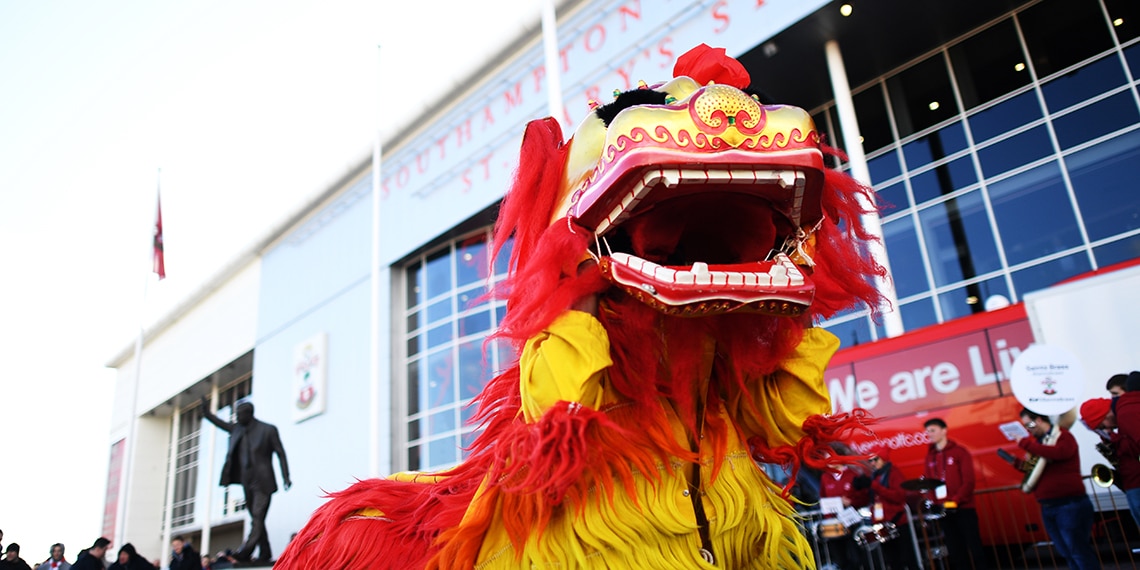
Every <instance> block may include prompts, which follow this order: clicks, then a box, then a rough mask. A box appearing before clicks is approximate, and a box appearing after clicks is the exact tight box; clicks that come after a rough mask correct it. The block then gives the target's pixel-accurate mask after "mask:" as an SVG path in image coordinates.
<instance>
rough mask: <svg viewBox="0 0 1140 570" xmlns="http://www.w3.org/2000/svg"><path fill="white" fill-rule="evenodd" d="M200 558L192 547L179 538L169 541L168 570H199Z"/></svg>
mask: <svg viewBox="0 0 1140 570" xmlns="http://www.w3.org/2000/svg"><path fill="white" fill-rule="evenodd" d="M201 563H202V562H201V557H200V556H199V555H198V552H197V551H195V550H194V547H193V546H192V545H191V544H190V542H189V541H187V540H186V539H185V538H183V537H181V536H176V537H174V539H173V540H171V541H170V570H200V568H201Z"/></svg>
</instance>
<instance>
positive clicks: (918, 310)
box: [902, 298, 938, 331]
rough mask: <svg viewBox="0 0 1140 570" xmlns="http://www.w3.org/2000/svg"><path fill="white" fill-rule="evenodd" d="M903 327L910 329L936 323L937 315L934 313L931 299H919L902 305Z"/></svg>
mask: <svg viewBox="0 0 1140 570" xmlns="http://www.w3.org/2000/svg"><path fill="white" fill-rule="evenodd" d="M902 321H903V328H904V329H906V330H908V331H912V330H915V329H920V328H922V327H927V326H930V325H934V324H938V316H937V315H936V314H935V313H934V301H933V300H932V299H929V298H927V299H919V300H917V301H911V302H910V303H907V304H905V305H903V306H902Z"/></svg>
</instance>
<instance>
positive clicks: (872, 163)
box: [867, 150, 902, 184]
mask: <svg viewBox="0 0 1140 570" xmlns="http://www.w3.org/2000/svg"><path fill="white" fill-rule="evenodd" d="M867 170H868V171H870V173H871V183H872V184H878V183H880V182H883V181H885V180H890V179H891V178H894V177H896V176H898V175H900V174H902V166H901V165H900V164H899V157H898V154H896V153H895V151H893V150H891V151H887V153H886V154H884V155H882V156H879V157H875V158H872V159H871V160H868V161H867Z"/></svg>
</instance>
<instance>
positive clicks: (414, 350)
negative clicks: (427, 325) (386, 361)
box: [408, 334, 424, 356]
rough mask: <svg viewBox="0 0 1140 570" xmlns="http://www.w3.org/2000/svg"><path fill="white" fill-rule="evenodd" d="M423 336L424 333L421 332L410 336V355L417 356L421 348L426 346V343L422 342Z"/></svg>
mask: <svg viewBox="0 0 1140 570" xmlns="http://www.w3.org/2000/svg"><path fill="white" fill-rule="evenodd" d="M421 337H423V335H419V334H417V335H412V336H409V337H408V356H415V355H417V354H419V353H420V349H422V348H424V346H423V344H424V343H422V342H420V340H421Z"/></svg>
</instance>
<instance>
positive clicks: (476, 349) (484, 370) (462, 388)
mask: <svg viewBox="0 0 1140 570" xmlns="http://www.w3.org/2000/svg"><path fill="white" fill-rule="evenodd" d="M489 371H490V369H489V368H488V366H487V362H486V360H485V359H484V358H483V341H481V340H479V341H471V342H465V343H463V344H461V345H459V399H461V400H466V399H468V398H474V397H475V396H478V395H479V392H482V391H483V386H484V385H486V383H487V380H489V379H490V378H491V375H490V374H489Z"/></svg>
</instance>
